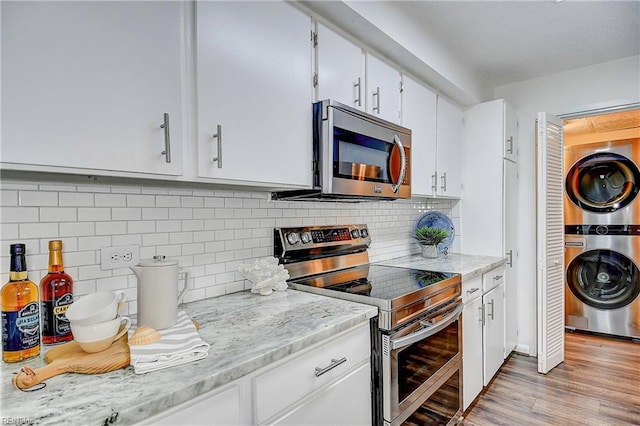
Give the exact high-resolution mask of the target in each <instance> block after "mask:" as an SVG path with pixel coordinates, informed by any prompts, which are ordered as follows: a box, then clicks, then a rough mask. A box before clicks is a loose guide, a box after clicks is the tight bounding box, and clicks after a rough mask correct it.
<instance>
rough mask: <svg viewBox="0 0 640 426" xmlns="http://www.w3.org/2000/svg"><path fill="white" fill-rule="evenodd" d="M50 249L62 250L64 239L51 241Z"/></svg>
mask: <svg viewBox="0 0 640 426" xmlns="http://www.w3.org/2000/svg"><path fill="white" fill-rule="evenodd" d="M49 250H62V241H61V240H53V241H49Z"/></svg>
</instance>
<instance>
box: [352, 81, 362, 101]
mask: <svg viewBox="0 0 640 426" xmlns="http://www.w3.org/2000/svg"><path fill="white" fill-rule="evenodd" d="M353 88H354V89H355V88H357V89H358V98H357V99H355V100H354V101H353V103H354V104H358V106H359V107H361V106H362V85H361V84H360V77H358V82H357V83H355V84H354V85H353Z"/></svg>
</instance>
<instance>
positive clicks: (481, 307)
mask: <svg viewBox="0 0 640 426" xmlns="http://www.w3.org/2000/svg"><path fill="white" fill-rule="evenodd" d="M478 311H480V319H479V322H480V324H482V326H483V327H484V305H480V306H479V307H478Z"/></svg>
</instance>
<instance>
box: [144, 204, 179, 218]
mask: <svg viewBox="0 0 640 426" xmlns="http://www.w3.org/2000/svg"><path fill="white" fill-rule="evenodd" d="M170 210H173V209H168V208H165V207H153V208H151V207H148V208H143V209H142V219H143V220H167V219H169V211H170ZM171 219H176V218H174V217H172V218H171Z"/></svg>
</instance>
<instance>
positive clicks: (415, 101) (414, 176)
mask: <svg viewBox="0 0 640 426" xmlns="http://www.w3.org/2000/svg"><path fill="white" fill-rule="evenodd" d="M402 125H403V126H404V127H407V128H409V129H411V193H412V195H418V196H433V195H436V192H435V189H436V188H435V186H434V185H435V175H434V174H435V170H436V94H435V93H433V92H432V91H431V90H429V89H427V88H426V87H425V86H423V85H422V84H420V83H418V82H417V81H415V80H414V79H412V78H411V77H409V76H407V75H403V76H402Z"/></svg>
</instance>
